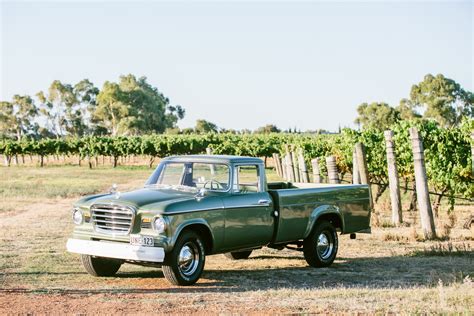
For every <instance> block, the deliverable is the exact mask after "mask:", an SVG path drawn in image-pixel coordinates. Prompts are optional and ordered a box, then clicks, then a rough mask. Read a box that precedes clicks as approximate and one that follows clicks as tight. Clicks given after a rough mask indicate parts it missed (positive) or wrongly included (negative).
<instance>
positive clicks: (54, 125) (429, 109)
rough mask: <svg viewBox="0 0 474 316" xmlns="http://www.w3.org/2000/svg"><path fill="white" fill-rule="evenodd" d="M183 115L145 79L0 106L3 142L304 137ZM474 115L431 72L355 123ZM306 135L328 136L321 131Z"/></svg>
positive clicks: (454, 86)
mask: <svg viewBox="0 0 474 316" xmlns="http://www.w3.org/2000/svg"><path fill="white" fill-rule="evenodd" d="M185 113H186V112H185V109H184V108H183V107H182V106H180V105H172V104H171V103H170V100H169V98H167V97H166V96H164V95H163V94H162V93H161V92H160V91H159V90H158V88H156V87H154V86H152V85H151V84H150V83H148V82H147V79H146V77H140V78H137V77H135V76H134V75H132V74H129V75H125V76H121V77H120V78H119V80H118V82H111V81H106V82H105V83H104V84H103V86H102V89H99V88H97V87H96V86H95V85H94V84H93V83H92V82H90V81H89V80H88V79H84V80H81V81H79V82H78V83H76V84H74V85H73V84H69V83H63V82H61V81H59V80H55V81H53V82H52V83H51V85H50V86H49V88H48V89H47V90H45V91H39V92H38V93H37V94H36V95H35V96H34V97H32V96H28V95H14V96H13V98H12V100H11V101H2V102H0V138H11V139H17V140H20V139H21V138H22V137H31V138H33V139H41V138H62V137H82V136H87V135H102V136H105V135H108V136H127V135H128V136H133V135H146V134H153V133H156V134H161V133H166V134H205V133H232V134H250V133H257V134H267V133H279V132H284V133H301V131H299V130H297V129H296V127H295V128H288V129H287V130H282V129H280V128H278V127H277V126H275V125H274V124H267V125H265V126H262V127H259V128H257V129H256V130H254V131H251V130H246V129H243V130H232V129H226V128H224V127H219V126H218V125H217V124H215V123H213V122H210V121H207V120H205V119H199V120H197V121H196V125H195V127H193V128H184V129H179V128H178V127H177V122H178V121H179V120H180V119H183V118H184V115H185ZM473 117H474V94H473V93H472V92H470V91H467V90H465V89H463V88H462V87H461V85H460V84H459V83H457V82H456V81H454V80H453V79H449V78H446V77H445V76H444V75H442V74H438V75H436V76H433V75H431V74H427V75H426V76H425V77H424V79H423V80H422V81H421V82H419V83H417V84H414V85H413V86H412V87H411V90H410V93H409V96H408V97H407V98H403V99H402V100H400V102H399V104H398V105H397V106H391V105H389V104H388V103H386V102H383V101H381V102H371V103H368V102H365V103H362V104H360V105H359V106H358V107H357V118H356V119H355V123H356V124H358V125H359V127H360V129H379V130H383V129H387V128H389V127H390V126H392V125H393V124H395V123H397V122H400V121H403V120H433V121H435V122H437V123H438V124H439V125H440V126H442V127H453V126H458V125H459V124H460V123H461V122H462V120H463V119H466V118H467V119H472V118H473ZM305 132H306V133H316V134H325V133H329V132H328V131H326V130H322V129H320V130H314V131H305ZM338 132H340V128H339V131H338Z"/></svg>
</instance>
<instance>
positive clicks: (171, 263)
mask: <svg viewBox="0 0 474 316" xmlns="http://www.w3.org/2000/svg"><path fill="white" fill-rule="evenodd" d="M205 260H206V256H205V252H204V244H203V242H202V239H201V237H200V236H199V235H198V234H196V233H195V232H192V231H187V232H184V233H183V234H182V235H181V236H179V238H178V240H177V241H176V244H175V246H174V248H173V250H172V251H171V252H170V253H169V254H168V255H167V258H166V259H165V263H164V264H163V267H162V268H163V274H164V275H165V278H166V279H167V280H168V282H170V283H172V284H174V285H191V284H194V283H196V282H197V280H199V278H200V277H201V274H202V271H203V270H204V263H205Z"/></svg>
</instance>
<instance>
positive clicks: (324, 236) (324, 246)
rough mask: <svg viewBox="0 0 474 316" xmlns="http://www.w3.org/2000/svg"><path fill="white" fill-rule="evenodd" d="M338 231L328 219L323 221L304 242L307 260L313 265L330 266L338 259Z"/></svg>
mask: <svg viewBox="0 0 474 316" xmlns="http://www.w3.org/2000/svg"><path fill="white" fill-rule="evenodd" d="M337 248H338V240H337V232H336V229H335V228H334V226H333V225H332V224H331V223H330V222H328V221H321V222H319V223H317V224H316V227H315V228H314V230H313V231H312V232H311V234H310V235H309V236H308V237H307V238H306V239H305V240H304V242H303V252H304V258H305V259H306V262H307V263H308V264H309V265H310V266H312V267H318V268H319V267H327V266H330V265H331V264H332V263H333V261H334V259H336V254H337Z"/></svg>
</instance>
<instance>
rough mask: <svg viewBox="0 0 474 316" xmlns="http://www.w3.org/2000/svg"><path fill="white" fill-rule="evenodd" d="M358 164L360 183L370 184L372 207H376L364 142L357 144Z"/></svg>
mask: <svg viewBox="0 0 474 316" xmlns="http://www.w3.org/2000/svg"><path fill="white" fill-rule="evenodd" d="M355 148H356V156H357V166H358V167H359V175H360V183H361V184H367V185H368V186H369V200H370V207H371V208H372V209H373V208H374V202H373V201H372V188H371V187H370V180H369V169H368V168H367V158H366V157H365V146H364V144H362V143H357V144H356V147H355Z"/></svg>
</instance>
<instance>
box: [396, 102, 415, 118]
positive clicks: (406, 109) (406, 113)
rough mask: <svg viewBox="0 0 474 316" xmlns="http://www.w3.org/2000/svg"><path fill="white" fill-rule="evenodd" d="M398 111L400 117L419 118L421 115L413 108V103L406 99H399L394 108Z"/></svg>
mask: <svg viewBox="0 0 474 316" xmlns="http://www.w3.org/2000/svg"><path fill="white" fill-rule="evenodd" d="M395 109H396V110H397V111H398V112H399V113H400V119H402V120H412V119H419V118H421V115H420V114H418V113H417V112H415V111H414V110H413V104H412V103H411V101H410V100H408V99H401V100H400V104H399V105H398V106H397V107H396V108H395Z"/></svg>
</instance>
